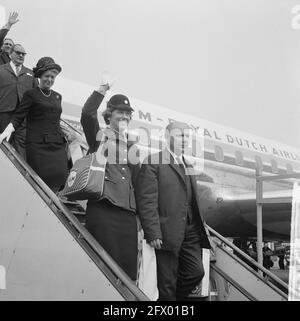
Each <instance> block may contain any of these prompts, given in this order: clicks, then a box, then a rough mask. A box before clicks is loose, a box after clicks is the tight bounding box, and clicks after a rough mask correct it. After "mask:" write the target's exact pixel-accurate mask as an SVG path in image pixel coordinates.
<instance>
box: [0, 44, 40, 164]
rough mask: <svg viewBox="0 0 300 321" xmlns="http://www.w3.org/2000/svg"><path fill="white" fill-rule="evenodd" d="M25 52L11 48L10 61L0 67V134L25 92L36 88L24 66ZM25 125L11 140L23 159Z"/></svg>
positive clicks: (21, 126)
mask: <svg viewBox="0 0 300 321" xmlns="http://www.w3.org/2000/svg"><path fill="white" fill-rule="evenodd" d="M25 55H26V51H25V49H24V48H23V46H22V45H20V44H16V45H14V46H13V47H12V50H11V54H10V58H11V61H10V62H9V63H7V64H5V65H1V66H0V133H2V132H3V130H4V129H5V128H6V126H7V125H8V124H9V123H10V120H11V117H12V114H13V112H14V110H15V109H16V108H17V107H18V106H19V104H20V101H21V100H22V98H23V95H24V93H25V91H26V90H28V89H31V88H33V87H36V86H37V80H36V79H35V78H34V77H33V72H32V70H31V69H29V68H27V67H25V66H24V60H25ZM25 136H26V135H25V124H24V123H23V124H22V125H20V127H19V128H18V130H16V131H15V133H14V135H13V136H12V138H11V143H12V145H13V146H14V148H15V149H16V150H17V152H19V154H20V155H21V156H23V157H24V159H25Z"/></svg>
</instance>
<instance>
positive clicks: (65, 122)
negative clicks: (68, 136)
mask: <svg viewBox="0 0 300 321" xmlns="http://www.w3.org/2000/svg"><path fill="white" fill-rule="evenodd" d="M60 120H61V121H62V122H63V123H64V124H66V125H67V126H69V127H70V128H72V129H73V130H74V131H75V132H77V133H78V134H79V135H83V132H82V131H81V130H80V129H78V128H76V127H75V126H73V125H71V124H70V123H68V122H67V121H66V120H64V119H63V118H61V119H60Z"/></svg>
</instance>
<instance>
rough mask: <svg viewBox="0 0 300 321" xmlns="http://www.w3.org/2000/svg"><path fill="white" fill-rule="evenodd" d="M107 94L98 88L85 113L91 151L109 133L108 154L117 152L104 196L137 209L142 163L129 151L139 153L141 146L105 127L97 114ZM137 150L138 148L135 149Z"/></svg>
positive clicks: (107, 172) (108, 168)
mask: <svg viewBox="0 0 300 321" xmlns="http://www.w3.org/2000/svg"><path fill="white" fill-rule="evenodd" d="M103 98H104V96H103V95H102V94H100V93H98V92H97V91H94V92H93V93H92V95H91V96H90V97H89V98H88V100H87V101H86V103H85V105H84V107H83V109H82V114H81V124H82V127H83V131H84V134H85V137H86V140H87V143H88V145H89V152H90V153H93V152H96V151H97V150H98V148H99V146H100V141H103V139H102V137H101V136H102V135H104V136H106V137H105V139H104V141H105V142H106V151H105V154H106V156H109V155H107V154H110V153H111V154H113V155H115V159H114V161H111V160H110V157H108V160H107V165H106V170H105V182H104V191H103V195H102V198H101V200H102V199H108V200H109V201H110V202H111V203H112V204H113V205H115V206H117V207H121V208H123V209H126V210H129V211H132V212H135V211H136V202H135V195H134V181H135V178H136V176H137V173H138V170H139V167H140V166H139V164H132V163H130V160H129V159H128V157H127V156H128V153H129V152H131V154H137V153H138V150H137V148H136V146H135V145H134V143H133V142H132V141H127V142H125V141H123V140H121V139H119V137H118V136H116V135H115V134H114V133H113V131H112V130H111V129H105V130H101V129H100V126H99V122H98V118H97V110H98V108H99V106H100V104H101V102H102V100H103ZM133 150H134V152H133Z"/></svg>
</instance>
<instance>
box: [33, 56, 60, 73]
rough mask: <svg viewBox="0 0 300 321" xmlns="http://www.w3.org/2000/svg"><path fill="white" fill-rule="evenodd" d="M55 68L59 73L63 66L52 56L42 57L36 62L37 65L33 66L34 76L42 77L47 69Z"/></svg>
mask: <svg viewBox="0 0 300 321" xmlns="http://www.w3.org/2000/svg"><path fill="white" fill-rule="evenodd" d="M51 69H55V70H57V71H58V73H60V72H61V70H62V69H61V66H60V65H58V64H57V63H55V61H54V59H53V58H51V57H42V58H41V59H39V61H38V62H37V64H36V67H34V68H32V71H33V73H34V77H36V78H40V77H41V76H42V75H43V73H44V72H45V71H47V70H51Z"/></svg>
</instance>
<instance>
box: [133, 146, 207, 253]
mask: <svg viewBox="0 0 300 321" xmlns="http://www.w3.org/2000/svg"><path fill="white" fill-rule="evenodd" d="M190 177H191V184H192V189H193V193H194V195H196V194H195V191H197V184H196V180H195V177H194V175H190ZM136 198H137V207H138V213H139V215H140V218H141V223H142V227H143V230H144V233H145V238H146V240H147V241H148V242H150V241H152V240H155V239H162V240H163V246H162V249H164V250H171V251H179V249H180V246H181V244H182V242H183V239H184V235H185V227H186V223H187V212H188V202H187V186H186V181H185V178H184V176H183V173H182V172H181V171H180V168H179V166H178V165H176V164H174V159H173V157H172V156H171V155H170V153H169V152H168V151H167V150H163V151H162V152H160V153H157V154H153V155H150V156H149V157H148V158H147V159H146V160H145V161H144V163H143V165H142V167H141V169H140V172H139V177H138V184H137V189H136ZM195 199H196V201H197V202H196V203H197V204H196V207H197V209H196V210H197V213H196V214H198V215H199V217H200V222H201V224H200V225H201V235H200V236H201V246H202V247H203V248H210V243H209V240H208V237H207V234H208V233H207V232H206V229H205V227H204V221H203V217H202V215H201V212H200V204H199V199H198V197H195Z"/></svg>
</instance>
